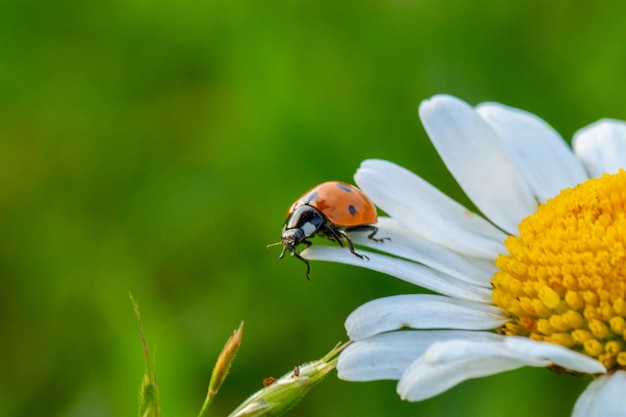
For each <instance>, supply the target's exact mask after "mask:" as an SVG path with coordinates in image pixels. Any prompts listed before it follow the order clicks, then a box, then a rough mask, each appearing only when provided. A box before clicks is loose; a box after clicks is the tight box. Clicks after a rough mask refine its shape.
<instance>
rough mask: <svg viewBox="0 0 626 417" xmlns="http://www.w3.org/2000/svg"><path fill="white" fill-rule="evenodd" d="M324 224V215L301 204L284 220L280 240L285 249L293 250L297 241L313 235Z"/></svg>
mask: <svg viewBox="0 0 626 417" xmlns="http://www.w3.org/2000/svg"><path fill="white" fill-rule="evenodd" d="M323 224H324V215H323V214H322V212H321V211H319V210H318V209H316V208H315V207H312V206H309V205H306V204H304V205H302V206H300V207H298V208H296V209H295V210H294V211H293V212H292V213H291V214H290V215H289V217H287V220H286V221H285V226H284V227H283V236H282V239H281V240H282V242H283V245H284V247H285V249H286V250H289V251H293V250H294V249H295V247H296V246H297V245H298V243H300V242H303V241H304V240H305V239H306V238H308V237H311V236H313V235H315V234H316V233H317V232H318V231H319V230H320V228H321V227H322V225H323Z"/></svg>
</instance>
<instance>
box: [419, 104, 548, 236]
mask: <svg viewBox="0 0 626 417" xmlns="http://www.w3.org/2000/svg"><path fill="white" fill-rule="evenodd" d="M419 114H420V118H421V119H422V123H423V125H424V128H425V129H426V132H428V136H430V139H431V140H432V142H433V145H434V146H435V148H436V149H437V151H438V152H439V155H440V156H441V158H442V159H443V161H444V163H445V164H446V166H447V167H448V170H450V172H451V173H452V175H454V178H455V179H456V180H457V182H458V183H459V185H460V186H461V188H463V190H464V191H465V193H466V194H467V196H468V197H469V198H470V199H471V200H472V201H473V202H474V204H475V205H476V207H478V208H479V209H480V211H481V212H482V213H484V214H485V216H487V218H488V219H489V220H491V221H492V222H494V223H495V224H497V225H498V226H500V227H501V228H502V229H504V230H506V231H507V232H509V233H511V234H515V233H516V232H517V225H518V224H519V223H520V222H521V221H522V219H524V218H525V217H526V216H528V215H529V214H531V213H533V212H534V211H535V209H536V207H537V201H536V200H535V198H534V196H533V195H532V193H531V191H530V189H529V188H528V186H527V185H526V183H525V182H524V180H523V178H522V177H521V176H520V174H519V173H518V172H517V171H516V168H515V167H514V165H513V164H512V162H511V161H510V159H509V158H508V156H507V155H506V152H505V150H504V148H503V147H502V144H501V143H500V140H499V139H498V136H497V134H496V132H495V131H494V130H493V129H492V128H491V126H490V125H489V124H488V123H487V122H486V121H485V120H484V119H483V118H481V117H480V116H479V115H478V114H477V113H476V111H474V109H473V108H472V107H470V106H469V105H468V104H467V103H465V102H463V101H461V100H459V99H457V98H454V97H451V96H435V97H433V98H432V99H430V100H427V101H424V102H422V104H421V105H420V108H419Z"/></svg>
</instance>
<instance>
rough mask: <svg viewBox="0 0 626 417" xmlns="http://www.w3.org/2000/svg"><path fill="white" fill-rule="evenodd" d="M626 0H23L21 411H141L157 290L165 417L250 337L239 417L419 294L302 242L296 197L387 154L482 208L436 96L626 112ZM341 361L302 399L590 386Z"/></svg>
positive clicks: (14, 83)
mask: <svg viewBox="0 0 626 417" xmlns="http://www.w3.org/2000/svg"><path fill="white" fill-rule="evenodd" d="M625 14H626V3H624V2H621V1H618V0H614V1H607V2H598V3H592V2H543V1H533V2H525V1H516V2H498V1H472V2H464V1H456V0H454V1H450V2H440V1H432V0H424V1H409V0H395V1H387V2H384V1H366V2H332V1H326V2H293V1H272V2H270V1H256V2H255V1H245V2H241V1H212V0H204V1H202V0H184V1H177V2H174V1H170V2H167V1H166V2H156V1H155V2H153V1H146V0H137V1H132V0H130V1H115V2H82V1H72V0H60V1H52V2H51V1H30V0H25V1H13V2H10V1H9V2H2V5H1V6H0V236H1V238H0V274H1V275H0V280H1V281H0V282H1V287H0V314H1V316H0V338H1V339H0V340H1V341H2V343H1V345H0V415H2V416H19V417H21V416H28V417H32V416H93V417H100V416H134V415H136V413H137V392H138V387H139V382H140V379H141V375H142V372H143V353H142V347H141V341H140V337H139V332H138V329H137V323H136V321H135V318H134V315H133V310H132V307H131V304H130V302H129V297H128V292H129V291H132V293H133V294H134V295H135V297H136V298H137V299H138V301H139V303H140V307H141V309H142V314H143V318H144V327H145V331H146V337H147V341H148V346H149V347H150V348H151V350H152V353H153V354H155V356H156V361H157V374H158V380H159V384H160V390H161V403H162V408H163V411H164V414H165V416H195V415H197V412H198V411H199V408H200V405H201V404H202V400H203V398H204V395H205V392H206V386H207V384H208V379H209V376H210V372H211V368H212V365H213V361H214V360H215V358H216V357H217V355H218V352H219V350H220V348H221V345H222V343H223V342H224V341H225V340H226V338H227V337H228V335H229V334H230V333H231V332H232V330H233V329H235V328H236V327H237V326H238V324H239V322H240V321H241V320H244V321H245V329H244V340H243V345H242V348H241V350H240V353H239V355H238V357H237V361H236V362H235V365H234V367H233V369H232V373H231V375H230V377H229V379H228V380H227V382H226V384H225V385H224V387H223V389H222V392H221V394H220V396H219V397H218V399H217V400H216V402H215V405H214V410H213V412H214V413H213V415H216V416H218V415H225V414H227V413H228V412H229V411H230V410H232V409H233V408H235V407H236V405H237V404H239V403H240V402H241V401H243V400H244V399H245V398H246V397H247V396H248V395H249V394H251V393H252V392H253V391H255V390H257V389H258V388H259V387H260V386H261V381H262V380H263V378H265V377H267V376H269V375H272V376H279V375H281V374H282V373H284V372H287V371H288V370H289V369H292V368H293V367H294V365H296V364H299V363H302V362H305V361H309V360H313V359H316V358H319V357H321V356H322V355H323V354H324V353H326V352H327V351H328V350H329V349H330V348H331V347H332V346H333V345H335V343H337V342H338V341H342V340H346V336H345V331H344V329H343V321H344V319H345V317H346V316H347V315H348V314H349V313H350V312H351V311H352V310H353V309H354V308H355V307H357V306H358V305H360V304H362V303H363V302H365V301H366V300H370V299H372V298H376V297H379V296H382V295H388V294H397V293H403V292H407V291H410V292H414V291H416V289H415V288H413V287H410V286H408V285H405V284H403V283H401V282H398V281H397V280H394V279H391V278H389V277H385V276H382V275H380V274H376V273H373V272H370V271H365V270H360V269H355V268H352V267H348V266H345V265H333V264H326V263H316V264H314V265H313V271H312V281H311V282H307V281H306V280H305V278H304V266H303V265H302V264H301V263H299V262H297V261H296V260H294V259H284V260H282V261H279V260H278V259H277V257H278V254H279V252H280V250H279V249H278V248H272V249H269V250H268V249H266V248H265V245H266V244H268V243H271V242H275V241H277V240H279V237H280V229H281V226H282V222H283V219H284V214H285V211H286V209H287V208H288V207H289V205H290V204H291V203H292V202H293V200H294V199H295V198H296V197H297V196H299V195H300V194H301V193H302V192H304V191H305V190H307V189H308V188H310V187H312V186H313V185H315V184H316V183H319V182H322V181H324V180H329V179H339V180H345V181H351V180H352V175H353V173H354V171H355V169H356V168H357V167H358V166H359V164H360V162H361V161H362V160H363V159H365V158H373V157H375V158H384V159H389V160H392V161H395V162H397V163H399V164H401V165H404V166H406V167H407V168H409V169H411V170H413V171H415V172H417V173H418V174H419V175H421V176H422V177H424V178H426V179H427V180H428V181H430V182H432V183H433V184H435V185H436V186H438V187H440V188H442V189H443V190H444V191H445V192H447V193H448V194H450V195H451V196H453V197H454V198H456V199H459V200H460V201H463V202H464V203H466V204H467V199H466V198H465V197H464V196H463V195H462V194H461V192H460V191H459V188H458V186H456V185H455V183H454V181H453V180H452V178H451V177H450V175H449V174H448V173H447V171H446V169H445V167H444V166H443V164H442V163H441V161H440V160H439V158H438V157H437V155H436V153H435V152H434V150H433V148H432V146H431V145H430V143H429V141H428V139H427V137H426V135H425V133H424V132H423V129H422V128H421V125H420V122H419V119H418V117H417V112H416V110H417V106H418V104H419V102H420V101H421V100H423V99H425V98H428V97H430V96H432V95H433V94H437V93H450V94H454V95H457V96H459V97H461V98H463V99H464V100H466V101H468V102H470V103H472V104H476V103H478V102H481V101H489V100H494V101H500V102H503V103H506V104H509V105H512V106H516V107H520V108H523V109H526V110H529V111H532V112H534V113H536V114H539V115H540V116H542V117H543V118H544V119H546V120H547V121H548V122H550V123H551V124H552V125H553V126H555V127H556V128H557V130H559V131H560V132H561V133H562V134H563V136H564V137H565V138H566V140H569V139H570V138H571V136H572V134H573V132H575V131H576V130H577V129H578V128H580V127H582V126H583V125H586V124H588V123H591V122H593V121H595V120H597V119H598V118H601V117H614V118H620V119H626V108H625V106H624V97H626V84H625V83H624V74H626V48H625V47H624V45H626V33H625V32H624V30H623V22H624V16H625ZM335 375H336V374H335V373H334V372H333V373H332V374H331V376H330V377H329V378H328V379H327V380H326V381H325V382H324V383H323V384H321V385H320V386H318V387H317V388H316V389H315V390H314V391H313V392H312V393H311V395H310V396H308V397H307V398H306V399H305V400H304V401H303V402H302V403H301V404H300V405H299V406H298V407H297V408H296V409H294V410H293V411H292V412H291V415H298V416H304V417H306V416H345V415H355V416H357V415H365V416H388V415H415V416H453V415H456V416H501V415H507V416H527V415H542V416H567V415H569V413H570V412H571V407H572V406H573V403H574V401H575V399H576V397H577V396H578V395H579V393H580V392H581V391H582V390H583V389H584V387H585V385H586V383H587V381H585V380H583V379H577V378H574V377H568V376H557V375H553V374H551V373H550V372H549V371H546V370H544V369H523V370H520V371H515V372H510V373H507V374H503V375H499V376H495V377H491V378H486V379H481V380H474V381H469V382H466V383H463V384H462V385H460V386H458V387H456V388H454V389H452V390H450V391H449V392H447V393H445V394H443V395H441V396H439V397H436V398H434V399H431V400H428V401H425V402H422V403H417V404H410V403H405V402H402V401H400V400H399V398H398V397H397V395H396V394H395V383H394V382H390V381H387V382H375V383H348V382H343V381H339V380H338V379H337V378H336V377H335Z"/></svg>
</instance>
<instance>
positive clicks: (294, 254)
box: [291, 240, 311, 281]
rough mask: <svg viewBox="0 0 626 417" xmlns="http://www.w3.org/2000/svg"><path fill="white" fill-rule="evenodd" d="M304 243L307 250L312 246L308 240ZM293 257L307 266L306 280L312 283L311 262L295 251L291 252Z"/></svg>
mask: <svg viewBox="0 0 626 417" xmlns="http://www.w3.org/2000/svg"><path fill="white" fill-rule="evenodd" d="M302 243H304V244H305V245H306V247H307V248H308V247H309V246H311V242H309V241H308V240H303V241H302ZM291 256H293V257H295V258H298V259H299V260H300V261H301V262H304V264H305V265H306V279H308V280H309V281H311V264H310V263H309V261H307V260H306V259H304V258H303V257H302V256H300V254H299V253H298V252H296V250H295V249H294V250H292V251H291Z"/></svg>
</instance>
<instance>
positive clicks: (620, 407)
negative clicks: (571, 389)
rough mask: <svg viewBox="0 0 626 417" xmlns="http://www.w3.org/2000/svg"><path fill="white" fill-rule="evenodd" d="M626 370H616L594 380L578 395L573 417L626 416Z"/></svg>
mask: <svg viewBox="0 0 626 417" xmlns="http://www.w3.org/2000/svg"><path fill="white" fill-rule="evenodd" d="M624 393H626V372H624V371H616V372H615V373H614V374H611V375H602V376H601V377H599V378H597V379H596V380H595V381H593V382H592V383H591V384H589V386H588V387H587V389H586V390H585V391H584V392H583V393H582V394H581V396H580V397H578V400H577V401H576V405H575V406H574V412H573V413H572V417H587V416H602V417H622V416H626V395H624Z"/></svg>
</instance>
